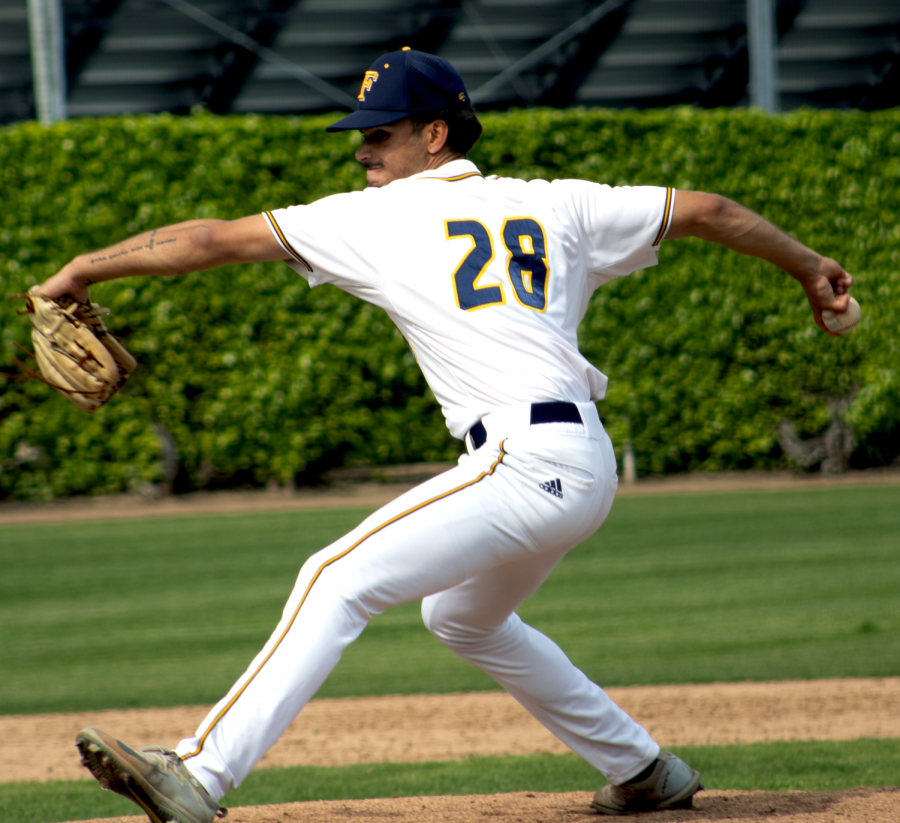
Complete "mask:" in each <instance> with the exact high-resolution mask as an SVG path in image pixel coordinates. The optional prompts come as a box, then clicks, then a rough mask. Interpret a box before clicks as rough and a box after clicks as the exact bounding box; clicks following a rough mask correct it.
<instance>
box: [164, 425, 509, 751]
mask: <svg viewBox="0 0 900 823" xmlns="http://www.w3.org/2000/svg"><path fill="white" fill-rule="evenodd" d="M504 442H505V441H504ZM504 454H505V452H504V450H503V445H502V444H501V446H500V454H499V455H498V456H497V459H496V460H495V461H494V462H493V464H491V467H490V468H489V469H487V470H486V471H483V472H481V473H480V474H479V475H478V476H477V477H475V478H473V479H472V480H469V481H467V482H465V483H463V484H461V485H459V486H456V487H455V488H452V489H449V490H448V491H445V492H443V493H442V494H439V495H436V496H435V497H431V498H429V499H428V500H425V501H423V502H421V503H419V504H418V505H415V506H413V507H412V508H409V509H407V510H406V511H403V512H401V513H400V514H398V515H395V516H394V517H392V518H390V519H389V520H386V521H385V522H384V523H382V524H381V525H379V526H376V527H375V528H374V529H371V530H370V531H368V532H366V534H364V535H363V536H362V537H360V538H359V539H358V540H356V541H355V542H354V543H352V544H351V545H350V546H348V547H347V548H346V549H344V550H343V551H342V552H340V553H339V554H336V555H335V556H334V557H331V558H329V559H328V560H326V561H325V562H324V563H322V565H321V566H319V568H318V569H316V573H315V574H314V575H313V576H312V579H311V580H310V581H309V583H308V584H307V586H306V589H305V590H304V591H303V596H302V597H301V598H300V602H299V603H298V604H297V608H296V609H294V613H293V614H292V615H291V619H290V620H289V621H288V624H287V626H285V627H284V631H282V632H281V634H280V635H279V636H278V640H276V641H275V645H274V646H273V647H272V650H271V651H270V652H269V653H268V654H267V655H266V657H265V659H264V660H263V661H262V662H261V663H260V664H259V665H258V666H257V667H256V670H255V671H254V672H253V674H251V675H250V677H248V678H247V682H246V683H244V685H243V686H241V688H240V689H239V690H238V692H237V693H236V694H235V695H234V697H232V698H231V700H229V701H228V703H227V705H226V706H225V707H224V708H223V709H222V711H220V712H219V713H218V714H217V715H216V717H215V719H214V720H213V722H212V723H210V725H209V728H208V729H207V730H206V731H205V732H204V733H203V736H202V737H201V738H200V743H199V744H198V746H197V748H196V749H195V750H194V751H192V752H190V753H189V754H185V755H182V757H181V759H182V760H188V759H189V758H191V757H196V756H197V755H198V754H200V753H201V752H202V751H203V744H204V743H205V742H206V739H207V738H208V737H209V735H210V734H211V733H212V730H213V729H214V728H215V727H216V724H218V722H219V721H220V720H221V719H222V718H223V717H225V715H226V714H227V713H228V711H229V710H230V709H231V707H232V706H234V704H235V703H236V702H237V701H238V698H240V696H241V695H242V694H243V693H244V692H245V691H246V689H247V687H248V686H249V685H250V684H251V683H252V682H253V681H254V679H255V678H256V676H257V675H258V674H259V673H260V672H261V671H262V670H263V667H264V666H265V665H266V663H268V662H269V660H271V658H272V655H274V654H275V652H276V651H278V648H279V647H280V646H281V643H282V641H283V640H284V638H285V637H287V635H288V632H289V631H290V630H291V628H292V627H293V625H294V623H295V622H296V620H297V617H298V616H299V614H300V609H302V608H303V604H304V603H305V602H306V598H307V597H309V593H310V592H311V591H312V587H313V586H314V585H315V584H316V581H317V580H318V579H319V577H321V575H322V573H323V572H324V571H325V569H327V568H328V567H329V566H331V565H333V564H334V563H337V561H338V560H340V559H341V558H344V557H346V556H347V555H348V554H350V553H351V552H352V551H354V550H355V549H357V548H359V547H360V546H361V545H362V544H363V543H365V542H366V540H368V539H369V538H370V537H372V536H373V535H375V534H378V532H380V531H382V530H383V529H386V528H387V527H388V526H390V525H392V524H393V523H396V522H398V521H399V520H402V519H403V518H404V517H408V516H409V515H411V514H415V513H416V512H418V511H421V510H422V509H424V508H425V507H426V506H430V505H431V504H432V503H437V502H438V501H439V500H444V499H445V498H447V497H450V496H451V495H454V494H456V493H457V492H461V491H462V490H463V489H467V488H469V487H470V486H474V485H475V484H476V483H479V482H481V481H482V480H484V478H485V477H489V476H490V475H492V474H493V473H494V471H495V470H496V468H497V466H499V465H500V464H501V463H502V462H503V456H504Z"/></svg>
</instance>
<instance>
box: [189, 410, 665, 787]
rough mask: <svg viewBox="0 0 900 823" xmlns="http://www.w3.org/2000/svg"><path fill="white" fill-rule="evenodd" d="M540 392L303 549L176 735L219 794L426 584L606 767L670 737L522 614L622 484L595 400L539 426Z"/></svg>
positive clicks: (468, 642) (625, 766) (492, 660)
mask: <svg viewBox="0 0 900 823" xmlns="http://www.w3.org/2000/svg"><path fill="white" fill-rule="evenodd" d="M530 408H531V407H530V405H528V404H523V405H522V406H515V407H510V408H508V409H504V410H502V411H500V412H496V413H494V414H491V415H488V416H487V417H485V418H484V420H483V421H482V422H483V424H484V426H485V429H486V430H487V442H486V443H485V445H484V446H482V447H481V448H480V449H478V450H477V451H475V450H474V449H473V446H472V444H471V443H469V444H468V445H469V453H468V454H467V455H463V457H462V458H461V459H460V462H459V465H458V466H457V467H456V468H454V469H452V470H450V471H448V472H446V473H444V474H442V475H440V476H438V477H435V478H433V479H432V480H430V481H428V482H426V483H423V484H422V485H421V486H418V487H417V488H415V489H413V490H411V491H409V492H407V493H406V494H404V495H402V496H401V497H399V498H398V499H397V500H395V501H393V502H392V503H390V504H388V505H387V506H385V507H384V508H382V509H380V510H379V511H377V512H376V513H375V514H373V515H372V516H371V517H369V518H367V519H366V520H365V521H364V522H363V523H362V524H361V525H360V526H359V527H357V528H356V529H354V530H353V531H352V532H350V534H348V535H346V536H345V537H343V538H341V539H340V540H338V541H336V542H335V543H333V544H332V545H330V546H328V547H327V548H325V549H323V550H322V551H320V552H317V553H316V554H314V555H313V556H312V557H310V558H309V560H307V562H306V563H305V564H304V565H303V568H302V569H301V570H300V574H299V576H298V578H297V584H296V586H295V588H294V590H293V592H292V593H291V596H290V598H289V600H288V602H287V605H286V606H285V609H284V615H283V617H282V619H281V622H280V623H279V624H278V627H277V628H276V629H275V632H274V633H273V634H272V636H271V637H270V638H269V640H268V642H267V643H266V645H265V647H264V648H263V650H262V651H261V652H260V653H259V654H258V655H257V657H256V658H255V659H254V660H253V662H252V663H251V664H250V667H249V668H248V669H247V671H246V672H245V673H244V674H243V675H242V676H241V677H240V679H239V680H238V681H237V683H235V684H234V686H233V687H232V688H231V690H230V691H229V692H228V694H227V695H226V696H225V697H224V698H223V699H222V700H221V701H220V702H219V703H218V704H217V705H216V706H215V707H214V708H213V709H212V711H211V712H210V713H209V715H208V716H207V717H206V719H205V720H204V721H203V723H202V724H201V725H200V727H199V728H198V729H197V733H196V736H195V737H191V738H187V739H185V740H182V741H181V743H180V744H179V745H178V748H177V752H178V754H179V755H180V756H181V757H182V759H183V760H184V762H185V765H186V766H187V767H188V768H189V769H190V770H191V772H192V773H193V774H194V775H195V776H196V777H197V779H198V780H199V781H200V782H201V783H202V784H203V785H204V786H205V787H206V788H207V790H208V791H209V792H210V794H211V795H212V796H213V797H214V798H215V799H216V800H221V798H222V797H223V795H224V794H225V793H226V792H227V791H228V790H229V789H232V788H234V787H235V786H237V785H239V784H240V783H241V781H242V780H243V779H244V778H245V777H246V776H247V774H248V773H249V772H250V770H251V769H252V768H253V766H254V765H255V764H256V763H257V761H258V760H259V759H260V758H261V757H262V756H263V755H264V754H265V753H266V751H268V749H269V748H270V747H271V746H272V745H273V744H274V743H275V741H276V740H277V739H278V738H279V736H280V735H281V734H282V732H284V730H285V729H286V728H287V727H288V725H289V724H290V723H291V721H292V720H293V719H294V718H295V717H296V715H297V714H298V713H299V712H300V710H301V709H302V708H303V706H304V705H306V703H307V702H308V701H309V700H310V698H312V696H313V695H314V694H315V693H316V691H317V690H318V689H319V687H320V686H321V685H322V683H323V682H324V681H325V679H326V678H327V677H328V674H329V673H330V672H331V670H332V669H333V668H334V667H335V665H337V662H338V661H339V660H340V657H341V654H342V652H343V650H344V648H346V647H347V646H348V645H349V644H350V643H352V642H353V641H354V640H355V639H356V638H357V637H359V635H360V633H361V632H362V630H363V629H364V628H365V626H366V623H367V622H368V620H369V618H370V617H371V616H372V615H374V614H379V613H381V612H383V611H384V610H385V609H387V608H389V607H390V606H394V605H397V604H400V603H407V602H410V601H413V600H419V599H422V614H423V617H424V620H425V623H426V625H427V626H428V628H429V629H430V630H431V632H432V633H433V634H434V635H435V636H436V637H437V638H438V639H439V640H441V642H442V643H444V644H445V645H446V646H447V647H448V648H450V649H452V650H453V651H454V652H455V653H456V654H457V655H459V656H460V657H461V658H463V659H464V660H467V661H469V662H470V663H473V664H474V665H476V666H479V667H480V668H482V669H483V670H484V671H485V672H487V673H488V674H489V675H490V676H491V677H492V678H494V680H496V681H497V682H498V683H499V684H500V685H501V686H503V688H505V689H506V690H507V691H508V692H509V693H510V694H511V695H512V696H513V697H515V699H516V700H518V701H519V702H520V703H521V704H522V705H523V706H524V707H525V708H526V709H527V710H528V711H529V712H531V714H533V715H534V716H535V717H536V718H537V719H538V720H539V721H540V722H541V723H542V724H543V725H544V726H546V727H547V728H548V729H549V730H550V731H551V732H552V733H553V734H554V735H556V736H557V737H558V738H559V739H560V740H562V741H563V742H564V743H566V745H568V746H569V747H570V748H571V749H573V750H574V751H575V752H577V753H578V754H579V755H581V756H582V757H583V758H584V759H585V760H587V761H588V762H589V763H591V764H592V765H594V766H595V767H596V768H597V769H599V770H600V771H601V772H602V773H603V774H604V775H605V776H606V777H607V778H608V779H609V780H610V781H611V782H613V783H621V782H623V781H625V780H627V779H628V778H630V777H632V776H634V775H635V774H637V773H638V772H640V771H641V770H643V769H644V768H645V767H647V766H648V765H649V764H650V763H651V762H653V760H654V759H655V758H656V757H657V755H658V753H659V746H658V745H657V744H656V743H655V742H654V741H653V740H652V739H651V737H650V735H649V734H648V733H647V731H646V730H645V729H644V728H643V727H641V726H640V725H638V724H637V723H636V722H635V721H634V720H632V719H631V718H630V717H629V716H628V715H627V714H626V713H625V712H624V711H622V709H620V708H619V707H618V706H616V705H615V703H613V702H612V701H611V700H610V699H609V697H608V696H607V695H606V693H605V692H604V691H603V690H602V689H601V688H600V687H599V686H597V685H595V684H594V683H592V682H591V681H590V680H588V678H587V676H586V675H585V674H584V673H583V672H581V671H580V670H579V669H577V668H576V667H575V666H574V665H573V664H572V663H571V661H570V660H569V659H568V658H567V657H566V656H565V654H564V653H563V652H562V650H561V649H560V648H559V647H558V646H557V645H556V644H555V643H554V642H553V641H552V640H550V639H549V638H548V637H546V636H544V635H543V634H541V633H540V632H538V631H536V630H535V629H533V628H531V627H530V626H528V625H526V624H525V623H523V622H522V620H521V619H520V618H519V617H518V615H516V614H515V609H516V608H517V607H518V605H519V604H520V603H521V602H522V601H523V600H525V599H526V598H527V597H528V596H529V595H530V594H532V593H533V592H534V591H535V590H536V589H537V588H538V586H540V585H541V583H542V582H543V581H544V580H545V579H546V577H547V575H549V574H550V572H551V570H552V569H553V567H554V566H555V565H556V563H557V562H559V560H560V559H561V558H562V557H563V555H565V554H566V552H568V551H569V549H571V548H573V547H574V546H577V545H578V544H579V543H581V542H582V541H583V540H585V539H586V538H587V537H589V536H590V535H591V534H593V533H594V531H596V530H597V528H599V526H600V524H601V523H602V522H603V521H604V519H605V518H606V516H607V514H608V513H609V510H610V507H611V506H612V501H613V496H614V495H615V490H616V463H615V455H614V453H613V448H612V444H611V443H610V441H609V437H608V436H607V434H606V432H605V431H604V429H603V427H602V425H601V423H600V419H599V417H598V415H597V410H596V407H595V406H594V405H593V403H583V404H578V408H579V411H580V413H581V417H582V419H583V420H584V421H585V424H584V425H581V424H577V423H545V424H541V425H535V426H532V425H531V423H530ZM467 440H468V438H467ZM554 489H556V492H555V493H554V491H553V490H554Z"/></svg>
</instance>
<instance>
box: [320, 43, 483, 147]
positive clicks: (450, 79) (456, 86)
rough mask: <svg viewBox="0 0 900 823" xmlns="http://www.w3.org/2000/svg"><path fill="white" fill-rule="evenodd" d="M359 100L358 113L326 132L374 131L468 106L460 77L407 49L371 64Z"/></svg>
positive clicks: (428, 56)
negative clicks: (427, 113)
mask: <svg viewBox="0 0 900 823" xmlns="http://www.w3.org/2000/svg"><path fill="white" fill-rule="evenodd" d="M358 97H359V109H357V110H356V111H355V112H353V114H348V115H347V116H346V117H345V118H344V119H343V120H338V121H337V123H334V124H333V125H331V126H329V127H328V128H327V129H325V131H348V130H350V129H374V128H375V127H376V126H387V125H389V124H390V123H396V122H397V121H398V120H402V119H403V118H404V117H409V116H410V115H413V114H419V113H423V112H428V111H439V110H440V109H448V108H454V107H455V108H463V107H464V106H468V105H470V102H469V93H468V92H467V91H466V87H465V86H464V85H463V81H462V77H460V76H459V72H458V71H457V70H456V69H455V68H453V66H452V65H451V64H450V63H449V62H447V61H446V60H444V58H442V57H435V56H434V55H433V54H425V52H422V51H413V50H412V49H410V48H409V47H405V48H403V49H401V50H400V51H392V52H389V53H388V54H385V55H384V56H383V57H379V58H378V59H377V60H376V61H375V62H374V63H372V65H371V67H370V68H369V70H368V71H367V72H366V74H365V76H364V77H363V81H362V86H360V89H359V95H358Z"/></svg>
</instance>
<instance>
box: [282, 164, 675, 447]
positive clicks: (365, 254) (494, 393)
mask: <svg viewBox="0 0 900 823" xmlns="http://www.w3.org/2000/svg"><path fill="white" fill-rule="evenodd" d="M673 202H674V192H673V191H672V189H666V188H658V187H650V186H647V187H636V188H627V187H626V188H611V187H609V186H604V185H598V184H596V183H588V182H585V181H582V180H555V181H553V182H552V183H551V182H547V181H546V180H532V181H530V182H526V181H523V180H515V179H510V178H497V177H488V178H484V177H483V176H482V174H481V173H480V172H479V171H478V169H477V168H476V167H475V165H474V164H472V163H471V162H469V161H467V160H456V161H453V162H451V163H447V164H445V165H444V166H441V167H440V168H439V169H436V170H433V171H426V172H422V173H420V174H416V175H413V176H412V177H409V178H405V179H402V180H396V181H394V182H392V183H390V184H389V185H387V186H384V187H382V188H369V189H366V190H364V191H361V192H352V193H347V194H337V195H333V196H331V197H326V198H324V199H322V200H319V201H317V202H315V203H312V204H311V205H308V206H292V207H290V208H287V209H278V210H275V211H272V212H267V213H266V215H265V216H266V219H267V220H268V221H269V225H270V226H271V228H272V230H273V232H274V233H275V236H276V237H277V238H278V240H279V242H280V243H281V245H282V246H283V247H284V249H285V251H286V252H287V253H288V254H289V255H290V263H289V264H290V265H291V266H293V268H294V269H296V270H297V271H298V272H300V274H302V275H303V276H304V277H305V278H306V279H307V280H308V281H309V283H310V285H311V286H317V285H319V284H320V283H333V284H334V285H336V286H338V287H339V288H341V289H344V290H345V291H347V292H350V293H351V294H354V295H357V296H359V297H361V298H362V299H364V300H367V301H368V302H370V303H373V304H375V305H377V306H380V307H381V308H383V309H384V310H385V311H386V312H387V313H388V314H389V315H390V317H391V319H392V320H393V321H394V323H395V324H396V325H397V327H398V328H399V330H400V332H401V334H403V336H404V337H405V338H406V340H407V342H408V343H409V345H410V346H411V348H412V350H413V352H414V353H415V356H416V359H417V361H418V363H419V366H420V368H421V369H422V372H423V373H424V375H425V379H426V380H427V381H428V385H429V386H430V387H431V389H432V391H433V392H434V395H435V397H436V398H437V400H438V402H439V403H440V404H441V407H442V409H443V412H444V416H445V418H446V420H447V426H448V427H449V429H450V432H451V433H452V434H453V435H454V436H455V437H459V438H461V437H463V436H464V435H465V433H466V431H468V429H469V428H470V427H471V426H472V425H473V424H474V423H475V422H476V421H478V420H480V419H481V418H482V417H484V416H485V415H486V414H488V413H490V412H491V411H492V410H496V409H498V408H502V407H505V406H509V405H512V404H515V403H521V402H540V401H546V400H568V401H572V402H585V401H588V400H599V399H601V398H602V397H603V396H604V393H605V391H606V384H607V379H606V377H605V376H604V375H603V374H602V373H601V372H600V371H598V370H597V369H596V368H594V367H593V366H592V365H591V364H590V363H589V362H588V361H587V360H585V359H584V357H582V356H581V354H580V353H579V351H578V341H577V336H576V334H577V328H578V324H579V323H580V322H581V319H582V318H583V317H584V313H585V311H586V310H587V305H588V300H589V299H590V296H591V294H593V292H594V290H595V289H597V288H598V287H599V286H601V285H602V284H603V283H606V282H607V281H609V280H611V279H612V278H614V277H620V276H623V275H627V274H630V273H631V272H633V271H635V270H637V269H643V268H646V267H648V266H653V265H655V264H656V262H657V250H658V246H659V243H660V241H661V240H662V238H663V236H664V235H665V232H666V230H667V228H668V225H669V221H670V220H671V215H672V207H673ZM510 341H514V343H513V344H512V345H511V344H510Z"/></svg>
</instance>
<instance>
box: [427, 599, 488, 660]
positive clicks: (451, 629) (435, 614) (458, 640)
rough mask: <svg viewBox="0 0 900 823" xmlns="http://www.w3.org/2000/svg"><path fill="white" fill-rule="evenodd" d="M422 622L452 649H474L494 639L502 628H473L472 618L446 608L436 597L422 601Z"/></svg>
mask: <svg viewBox="0 0 900 823" xmlns="http://www.w3.org/2000/svg"><path fill="white" fill-rule="evenodd" d="M422 620H423V621H424V623H425V628H427V629H428V631H430V632H431V633H432V634H433V635H434V636H435V637H436V638H437V639H438V640H440V641H441V643H443V644H444V645H445V646H447V647H448V648H451V649H455V648H472V647H473V646H478V645H480V644H482V643H484V642H485V641H487V640H489V639H490V638H492V637H494V636H495V635H496V634H497V633H498V632H499V631H502V628H503V627H502V626H473V625H472V624H471V617H470V616H469V615H465V614H457V613H456V611H455V610H450V609H447V608H444V607H443V606H442V604H441V602H440V599H439V598H438V597H436V596H433V597H426V598H425V599H424V600H423V601H422Z"/></svg>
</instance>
